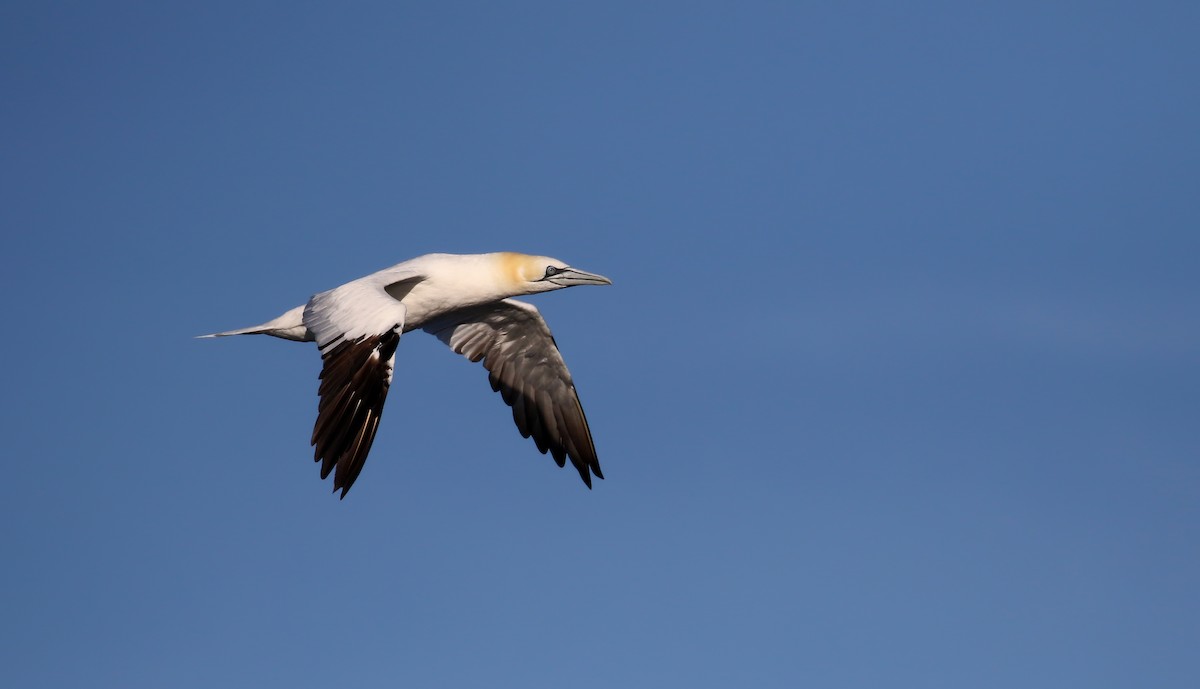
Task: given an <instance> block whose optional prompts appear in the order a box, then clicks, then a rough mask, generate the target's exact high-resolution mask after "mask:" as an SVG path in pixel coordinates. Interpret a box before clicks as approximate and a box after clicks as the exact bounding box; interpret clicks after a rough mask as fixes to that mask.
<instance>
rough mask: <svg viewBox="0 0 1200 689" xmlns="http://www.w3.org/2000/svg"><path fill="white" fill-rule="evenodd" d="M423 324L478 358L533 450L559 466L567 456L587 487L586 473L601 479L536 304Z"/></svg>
mask: <svg viewBox="0 0 1200 689" xmlns="http://www.w3.org/2000/svg"><path fill="white" fill-rule="evenodd" d="M423 329H424V330H425V331H426V332H428V333H430V334H432V335H435V336H437V338H438V339H440V340H441V341H442V342H445V343H446V344H447V345H449V346H450V348H451V349H453V350H454V351H455V352H457V353H459V354H462V355H463V356H465V357H467V358H468V359H470V360H471V361H480V360H482V361H483V366H484V368H486V369H487V370H488V380H489V381H490V382H491V384H492V389H493V390H495V391H497V392H499V393H500V396H501V397H502V398H503V399H504V402H505V404H507V405H509V406H510V407H512V412H513V420H514V421H515V422H516V424H517V430H519V431H520V432H521V435H522V436H524V437H526V438H529V437H532V438H533V442H534V443H535V444H536V445H537V448H538V450H540V451H541V452H542V453H543V454H545V453H547V452H549V453H550V455H551V456H552V457H554V461H555V462H557V463H558V465H559V466H560V467H561V466H564V465H565V464H566V459H567V458H570V460H571V464H572V465H573V466H574V467H575V469H576V470H577V471H578V472H579V476H580V478H582V479H583V482H584V483H585V484H587V487H588V488H591V487H592V474H595V475H596V477H597V478H604V475H603V474H602V473H600V460H599V459H598V458H597V457H596V446H595V444H594V443H593V442H592V432H591V429H589V428H588V423H587V417H585V416H584V414H583V407H582V406H580V404H579V395H578V394H577V393H576V391H575V383H574V381H572V380H571V373H570V371H568V370H567V364H566V362H565V361H563V358H562V354H560V353H559V351H558V345H557V344H556V343H555V342H554V337H553V336H552V335H551V334H550V328H549V327H547V326H546V321H545V320H543V319H542V316H541V314H540V313H538V310H537V309H536V308H534V307H533V306H532V305H530V304H526V303H524V302H519V301H515V300H512V299H505V300H504V301H501V302H496V303H493V304H485V305H483V306H477V307H473V308H468V309H461V310H458V311H455V312H453V313H451V314H449V315H447V316H445V317H443V318H440V319H438V320H436V321H433V322H430V323H428V324H426V325H425V326H424V327H423Z"/></svg>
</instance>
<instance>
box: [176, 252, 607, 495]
mask: <svg viewBox="0 0 1200 689" xmlns="http://www.w3.org/2000/svg"><path fill="white" fill-rule="evenodd" d="M611 284H612V281H611V280H609V279H608V278H606V277H604V276H602V275H596V274H594V273H588V272H585V271H582V270H579V269H577V268H572V267H570V266H568V265H567V264H566V263H563V262H562V261H559V260H558V259H554V258H549V257H546V256H529V255H526V254H518V253H508V252H505V253H492V254H471V255H458V254H428V255H425V256H419V257H417V258H414V259H410V260H408V261H404V262H403V263H398V264H396V265H394V266H392V267H391V268H387V269H384V270H381V271H379V272H377V273H372V274H370V275H367V276H366V277H362V278H359V279H357V280H354V281H351V282H347V283H346V284H344V285H342V286H341V287H335V288H334V289H331V290H329V291H327V292H321V293H320V294H317V295H314V296H313V297H312V298H311V299H309V300H308V303H307V304H305V305H303V306H297V307H296V308H294V309H291V310H290V311H288V312H287V313H285V314H283V315H282V316H280V317H278V318H276V319H274V320H271V321H267V322H266V323H263V324H262V325H256V326H253V327H250V328H241V329H238V330H227V331H225V332H220V333H212V334H211V335H201V336H200V337H225V336H227V335H271V336H273V337H279V338H283V339H285V340H295V341H298V342H316V343H317V348H318V349H319V350H320V352H321V359H322V369H321V376H320V381H321V384H320V388H319V390H318V395H319V397H320V402H319V404H318V407H317V421H316V424H315V425H314V426H313V434H312V445H313V448H314V454H313V459H314V460H315V461H317V462H321V478H322V479H324V478H326V477H327V476H329V473H330V472H331V471H333V490H334V492H337V491H338V490H341V491H342V494H341V497H342V498H344V497H346V493H347V491H349V490H350V486H352V485H354V480H355V479H356V478H358V474H359V472H361V471H362V468H363V463H364V462H366V460H367V453H368V452H370V451H371V443H372V442H374V440H375V431H376V429H377V428H378V427H379V416H380V414H381V413H382V412H383V403H384V401H385V400H386V398H387V393H388V387H389V386H390V385H391V382H392V365H393V363H394V362H395V359H396V345H397V344H399V342H400V336H401V335H402V334H403V333H406V332H408V331H410V330H416V329H417V328H420V329H422V330H424V331H425V332H427V333H429V334H431V335H434V336H435V337H437V338H438V339H439V340H441V341H442V342H445V343H446V344H447V345H449V346H450V348H451V349H452V350H454V351H455V352H456V353H458V354H461V355H463V356H465V357H467V358H468V359H470V360H471V361H474V362H477V361H482V362H483V366H484V368H486V369H487V371H488V380H489V381H490V382H491V384H492V389H493V390H495V391H497V392H499V393H500V395H501V397H502V398H503V399H504V402H505V403H506V404H508V405H509V406H510V407H512V414H513V420H514V421H516V423H517V429H518V430H519V431H520V432H521V435H522V436H524V437H526V438H528V437H530V436H532V437H533V442H534V443H536V444H537V448H538V450H540V451H541V452H542V454H545V453H547V452H549V453H550V454H551V456H553V457H554V461H556V462H557V463H558V465H559V466H560V467H561V466H564V465H565V463H566V458H570V460H571V464H572V465H574V467H575V469H576V470H578V471H579V476H580V477H581V478H582V479H583V482H584V483H585V484H587V487H588V488H591V487H592V474H595V475H596V477H597V478H604V475H603V474H601V473H600V462H599V460H598V459H597V458H596V447H595V445H594V444H593V443H592V433H591V430H590V429H589V428H588V423H587V418H586V417H585V416H584V414H583V407H581V406H580V404H579V396H578V394H577V393H576V391H575V383H574V381H572V379H571V372H570V371H568V370H567V364H566V362H564V361H563V358H562V355H561V354H560V353H559V351H558V345H557V343H555V341H554V336H553V335H551V334H550V328H549V327H548V326H547V325H546V321H545V320H543V319H542V316H541V314H540V313H538V310H537V309H536V308H534V306H533V305H532V304H528V303H526V302H523V301H517V300H516V299H510V297H514V296H518V295H523V294H537V293H538V292H549V291H552V290H556V289H562V288H564V287H573V286H575V285H611Z"/></svg>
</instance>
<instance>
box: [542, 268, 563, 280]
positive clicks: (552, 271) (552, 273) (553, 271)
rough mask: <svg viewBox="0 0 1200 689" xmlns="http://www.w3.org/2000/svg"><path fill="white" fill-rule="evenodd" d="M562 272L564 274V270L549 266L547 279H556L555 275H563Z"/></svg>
mask: <svg viewBox="0 0 1200 689" xmlns="http://www.w3.org/2000/svg"><path fill="white" fill-rule="evenodd" d="M561 272H562V268H556V267H554V266H547V267H546V277H548V278H552V277H554V276H555V275H558V274H559V273H561Z"/></svg>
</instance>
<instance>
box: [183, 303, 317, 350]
mask: <svg viewBox="0 0 1200 689" xmlns="http://www.w3.org/2000/svg"><path fill="white" fill-rule="evenodd" d="M230 335H270V336H272V337H281V338H283V339H285V340H296V341H297V342H311V341H312V339H313V336H312V333H310V332H309V331H308V328H307V327H306V326H305V325H304V307H303V306H297V307H296V308H294V309H292V310H291V311H288V312H287V313H285V314H283V315H282V316H280V317H279V318H276V319H274V320H270V321H267V322H266V323H263V324H262V325H252V326H250V327H249V328H238V329H237V330H226V331H224V332H219V333H209V334H208V335H198V336H197V337H198V338H206V337H228V336H230Z"/></svg>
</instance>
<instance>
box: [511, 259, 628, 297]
mask: <svg viewBox="0 0 1200 689" xmlns="http://www.w3.org/2000/svg"><path fill="white" fill-rule="evenodd" d="M501 260H502V261H503V262H504V263H505V267H506V268H507V269H508V273H509V275H511V276H512V279H513V280H514V282H516V283H517V285H518V287H519V288H520V289H521V290H522V292H523V293H524V294H536V293H538V292H549V291H551V290H556V289H562V288H564V287H574V286H576V285H611V284H612V280H609V279H608V278H606V277H604V276H603V275H597V274H595V273H589V272H587V271H585V270H579V269H578V268H572V267H571V266H569V265H567V264H566V263H563V262H562V261H560V260H558V259H557V258H550V257H549V256H529V255H526V254H503V255H502V259H501Z"/></svg>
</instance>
